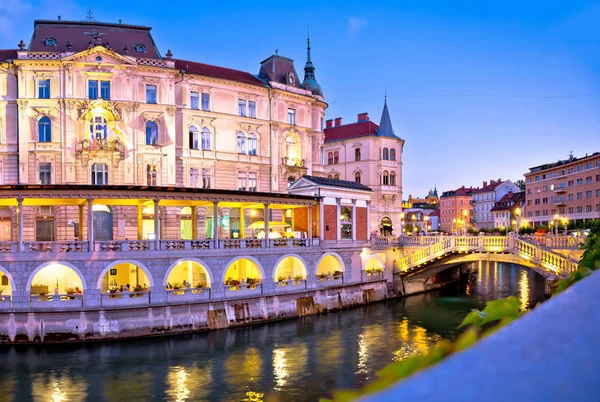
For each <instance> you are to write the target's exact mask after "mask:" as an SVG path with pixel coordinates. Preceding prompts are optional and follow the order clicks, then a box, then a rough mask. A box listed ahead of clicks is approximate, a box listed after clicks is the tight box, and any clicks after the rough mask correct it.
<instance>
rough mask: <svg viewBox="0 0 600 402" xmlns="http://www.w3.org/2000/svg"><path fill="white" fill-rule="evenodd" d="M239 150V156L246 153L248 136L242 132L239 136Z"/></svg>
mask: <svg viewBox="0 0 600 402" xmlns="http://www.w3.org/2000/svg"><path fill="white" fill-rule="evenodd" d="M237 149H238V153H239V154H245V153H246V134H244V133H242V132H241V131H240V132H239V133H238V134H237Z"/></svg>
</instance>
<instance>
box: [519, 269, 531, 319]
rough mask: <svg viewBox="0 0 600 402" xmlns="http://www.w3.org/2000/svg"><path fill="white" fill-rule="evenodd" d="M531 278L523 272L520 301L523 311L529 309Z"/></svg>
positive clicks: (520, 282) (520, 280) (520, 281)
mask: <svg viewBox="0 0 600 402" xmlns="http://www.w3.org/2000/svg"><path fill="white" fill-rule="evenodd" d="M529 292H530V289H529V276H528V275H527V271H526V270H522V271H521V278H520V279H519V300H520V301H521V306H520V307H519V308H520V310H521V311H525V310H527V309H528V308H529Z"/></svg>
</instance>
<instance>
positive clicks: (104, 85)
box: [100, 81, 110, 100]
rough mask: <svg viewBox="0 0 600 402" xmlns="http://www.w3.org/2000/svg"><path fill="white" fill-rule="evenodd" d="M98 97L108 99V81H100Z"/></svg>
mask: <svg viewBox="0 0 600 402" xmlns="http://www.w3.org/2000/svg"><path fill="white" fill-rule="evenodd" d="M100 97H101V98H102V99H104V100H110V81H101V82H100Z"/></svg>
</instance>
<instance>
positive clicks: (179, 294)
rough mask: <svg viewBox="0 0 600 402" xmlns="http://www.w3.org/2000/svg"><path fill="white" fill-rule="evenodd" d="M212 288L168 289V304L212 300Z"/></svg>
mask: <svg viewBox="0 0 600 402" xmlns="http://www.w3.org/2000/svg"><path fill="white" fill-rule="evenodd" d="M211 295H212V293H211V289H210V288H191V287H188V288H185V289H168V290H167V302H168V303H178V302H182V303H187V302H195V301H202V300H210V299H211Z"/></svg>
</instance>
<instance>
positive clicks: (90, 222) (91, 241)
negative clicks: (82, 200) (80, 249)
mask: <svg viewBox="0 0 600 402" xmlns="http://www.w3.org/2000/svg"><path fill="white" fill-rule="evenodd" d="M93 203H94V200H93V199H92V198H88V200H87V225H88V228H87V240H88V251H94V210H93V209H92V204H93Z"/></svg>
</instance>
